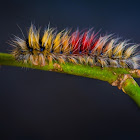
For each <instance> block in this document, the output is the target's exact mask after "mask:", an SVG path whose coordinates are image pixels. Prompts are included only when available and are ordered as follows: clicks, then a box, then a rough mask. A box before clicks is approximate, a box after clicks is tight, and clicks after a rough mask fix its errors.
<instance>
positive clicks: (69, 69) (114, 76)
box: [0, 53, 140, 107]
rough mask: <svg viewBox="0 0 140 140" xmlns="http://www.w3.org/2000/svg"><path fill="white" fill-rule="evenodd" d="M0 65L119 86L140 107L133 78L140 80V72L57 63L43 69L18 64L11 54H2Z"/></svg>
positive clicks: (137, 88) (138, 94) (139, 91)
mask: <svg viewBox="0 0 140 140" xmlns="http://www.w3.org/2000/svg"><path fill="white" fill-rule="evenodd" d="M0 65H9V66H17V67H27V68H33V69H40V70H46V71H56V72H60V73H67V74H72V75H78V76H83V77H88V78H94V79H99V80H102V81H107V82H108V83H110V84H111V85H113V86H118V88H119V89H122V90H123V91H124V92H125V93H126V94H128V95H129V96H130V97H131V98H132V99H133V100H134V101H135V102H136V104H137V105H138V106H139V107H140V87H139V86H138V84H137V83H136V82H135V80H134V79H133V78H132V77H135V78H140V70H131V69H125V68H101V67H98V66H94V67H90V66H88V65H75V64H72V63H65V64H58V63H57V62H56V63H53V64H48V65H46V66H44V67H41V66H34V65H31V64H25V63H22V62H17V61H16V60H15V59H14V57H13V56H12V55H11V54H6V53H0ZM126 75H127V76H126ZM120 77H121V78H120Z"/></svg>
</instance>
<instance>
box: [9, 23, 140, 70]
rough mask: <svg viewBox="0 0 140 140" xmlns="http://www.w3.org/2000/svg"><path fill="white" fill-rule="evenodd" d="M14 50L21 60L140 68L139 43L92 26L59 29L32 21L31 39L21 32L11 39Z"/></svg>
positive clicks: (17, 58) (33, 62)
mask: <svg viewBox="0 0 140 140" xmlns="http://www.w3.org/2000/svg"><path fill="white" fill-rule="evenodd" d="M10 44H11V45H12V46H14V49H13V50H12V54H13V55H14V57H15V59H16V60H18V61H23V62H25V63H31V64H33V65H40V66H45V65H47V64H49V63H53V62H55V61H56V62H57V63H64V64H65V62H70V63H74V64H83V65H90V66H101V67H116V68H117V67H122V68H130V69H137V68H139V57H140V55H139V53H137V52H136V49H137V48H138V46H139V45H138V44H133V43H129V42H128V41H127V40H124V41H121V40H120V39H118V38H117V39H115V38H113V35H104V36H101V35H100V36H99V35H98V34H97V33H95V32H94V31H92V29H90V30H88V31H86V32H79V30H76V31H75V32H73V33H71V31H70V30H66V29H65V30H63V31H61V32H57V31H56V29H54V28H49V27H48V28H47V29H45V30H44V34H43V36H41V35H40V29H38V30H37V29H36V27H35V26H34V25H31V27H30V28H29V31H28V37H27V39H21V38H19V37H17V36H15V38H14V39H13V40H12V41H11V43H10Z"/></svg>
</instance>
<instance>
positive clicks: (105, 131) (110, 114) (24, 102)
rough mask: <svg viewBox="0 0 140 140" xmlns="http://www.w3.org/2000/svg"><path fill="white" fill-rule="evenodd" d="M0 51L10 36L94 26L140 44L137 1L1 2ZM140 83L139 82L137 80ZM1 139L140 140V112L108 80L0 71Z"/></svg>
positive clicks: (5, 68) (11, 69)
mask: <svg viewBox="0 0 140 140" xmlns="http://www.w3.org/2000/svg"><path fill="white" fill-rule="evenodd" d="M0 17H1V18H0V52H8V51H9V50H11V47H9V45H8V44H7V43H6V42H7V40H9V39H10V37H12V34H15V35H18V36H21V32H20V30H19V29H18V27H17V24H18V25H19V26H20V27H21V28H22V29H23V32H24V34H26V33H27V30H28V27H29V26H30V24H31V22H32V23H34V24H35V25H36V26H37V27H40V26H41V27H42V29H43V28H44V27H46V26H47V25H48V23H49V22H50V23H51V26H52V27H57V28H58V30H62V29H64V28H66V27H69V28H71V27H72V28H73V29H76V28H77V27H79V28H80V29H84V28H91V27H94V28H95V30H96V31H98V30H99V29H102V30H101V32H102V33H115V34H116V36H119V37H122V38H123V39H131V42H135V43H140V2H137V1H134V0H133V1H118V0H117V1H114V0H112V1H109V0H106V1H103V0H97V1H96V0H93V1H90V0H80V1H78V0H70V1H66V0H65V1H64V0H57V1H55V0H52V1H47V0H44V1H43V0H39V1H35V0H34V1H29V0H24V1H19V0H13V1H12V0H11V1H10V0H9V1H6V0H5V1H1V3H0ZM136 80H137V82H138V83H139V84H140V80H139V79H136ZM0 133H1V135H0V137H2V138H3V139H4V140H5V139H9V140H11V139H14V140H15V139H18V140H20V139H21V140H24V139H26V140H28V139H29V140H32V139H38V140H43V139H45V140H46V139H49V140H50V139H60V138H61V139H65V140H78V139H85V140H87V139H88V140H90V139H92V140H93V139H94V140H95V139H101V140H102V139H111V140H112V139H113V140H118V139H120V140H122V139H123V140H124V139H128V140H129V139H133V140H134V139H139V138H140V109H138V108H137V106H136V104H135V103H134V102H133V101H132V100H131V99H130V98H129V97H128V96H127V95H126V94H124V93H123V92H122V91H120V90H118V89H117V88H116V87H112V86H111V85H109V84H108V83H106V82H103V81H99V80H95V79H88V78H84V77H77V76H72V75H66V74H59V73H54V72H46V71H38V70H32V69H26V68H16V67H8V66H1V67H0Z"/></svg>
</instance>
